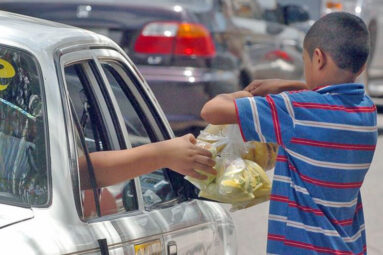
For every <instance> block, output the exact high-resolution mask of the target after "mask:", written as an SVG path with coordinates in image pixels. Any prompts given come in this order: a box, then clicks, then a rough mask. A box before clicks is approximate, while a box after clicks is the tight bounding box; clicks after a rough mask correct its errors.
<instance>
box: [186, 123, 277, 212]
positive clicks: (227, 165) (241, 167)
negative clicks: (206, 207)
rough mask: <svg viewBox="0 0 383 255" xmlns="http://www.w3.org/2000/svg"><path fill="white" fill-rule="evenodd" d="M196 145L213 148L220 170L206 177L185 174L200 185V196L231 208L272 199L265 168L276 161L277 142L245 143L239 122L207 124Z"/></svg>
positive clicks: (211, 149) (195, 183) (234, 208)
mask: <svg viewBox="0 0 383 255" xmlns="http://www.w3.org/2000/svg"><path fill="white" fill-rule="evenodd" d="M197 145H198V146H201V147H203V148H205V149H208V150H209V151H210V152H212V154H213V158H214V159H215V161H216V165H215V169H216V170H217V175H216V176H213V175H208V178H207V179H205V180H197V179H193V178H191V177H185V178H186V179H187V180H189V181H190V182H191V183H193V184H194V185H195V186H196V187H197V188H199V190H200V192H199V196H200V197H204V198H207V199H211V200H215V201H218V202H222V203H228V204H231V205H232V208H231V210H232V211H235V210H239V209H243V208H247V207H249V206H253V205H256V204H258V203H261V202H264V201H267V200H269V197H270V191H271V182H270V180H269V178H268V176H267V175H266V173H265V170H269V169H272V168H273V167H274V165H275V161H276V156H277V150H278V147H277V145H275V144H271V143H260V142H246V143H245V142H244V141H243V140H242V137H241V134H240V130H239V127H238V125H208V126H207V127H206V128H205V129H204V130H203V131H201V133H200V135H199V136H198V137H197ZM197 171H198V170H197ZM199 172H200V173H202V174H205V175H207V174H206V173H205V172H203V171H199Z"/></svg>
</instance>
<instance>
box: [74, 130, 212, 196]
mask: <svg viewBox="0 0 383 255" xmlns="http://www.w3.org/2000/svg"><path fill="white" fill-rule="evenodd" d="M195 142H196V140H195V138H194V136H193V135H191V134H189V135H185V136H182V137H178V138H174V139H170V140H166V141H161V142H157V143H151V144H145V145H142V146H138V147H135V148H131V149H127V150H120V151H99V152H94V153H91V154H90V158H91V161H92V165H93V168H94V171H95V176H96V181H97V186H98V187H105V186H110V185H114V184H117V183H120V182H122V181H125V180H128V179H132V178H135V177H137V176H140V175H144V174H147V173H150V172H152V171H154V170H157V169H160V168H164V167H167V168H170V169H172V170H174V171H176V172H178V173H180V174H183V175H188V176H191V177H194V178H197V179H205V178H206V176H204V175H201V174H199V173H198V172H196V171H195V170H194V169H198V170H202V171H206V172H207V173H210V174H216V171H215V170H214V169H213V166H214V165H215V162H214V160H213V159H212V158H211V156H212V155H211V153H210V152H209V151H208V150H205V149H202V148H200V147H198V146H196V145H194V144H195ZM79 165H80V178H81V188H82V189H89V188H91V185H90V182H89V176H88V172H87V164H86V159H85V157H81V158H80V159H79Z"/></svg>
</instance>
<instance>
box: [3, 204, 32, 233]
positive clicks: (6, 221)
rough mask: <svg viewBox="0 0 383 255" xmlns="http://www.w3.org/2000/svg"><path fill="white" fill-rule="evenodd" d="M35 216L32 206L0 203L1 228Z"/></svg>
mask: <svg viewBox="0 0 383 255" xmlns="http://www.w3.org/2000/svg"><path fill="white" fill-rule="evenodd" d="M33 217H34V215H33V210H32V209H31V208H23V207H17V206H12V205H6V204H0V228H5V227H7V226H9V225H13V224H16V223H18V222H22V221H26V220H29V219H32V218H33Z"/></svg>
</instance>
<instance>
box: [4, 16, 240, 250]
mask: <svg viewBox="0 0 383 255" xmlns="http://www.w3.org/2000/svg"><path fill="white" fill-rule="evenodd" d="M0 31H2V32H1V33H0V240H1V254H23V255H25V254H163V255H165V254H168V255H174V254H206V255H207V254H208V255H211V254H217V255H221V254H227V255H230V254H236V251H237V247H236V239H235V238H236V236H235V228H234V225H233V221H232V219H231V217H230V216H229V214H228V213H227V211H225V210H224V209H223V208H222V207H221V206H220V205H219V204H218V203H214V202H207V201H202V200H198V199H196V192H195V189H194V188H193V186H192V185H191V184H189V183H187V182H186V181H185V180H184V178H183V176H181V175H178V174H176V173H174V172H172V171H170V170H167V169H159V170H158V171H156V172H154V173H152V174H149V175H144V176H141V177H140V178H135V179H134V180H127V181H126V182H125V183H121V184H118V185H114V186H110V187H105V188H101V189H100V188H93V189H88V190H83V189H81V188H80V187H81V180H82V176H83V174H87V175H89V178H90V180H91V183H94V182H95V179H94V178H93V177H94V175H93V172H92V167H91V164H88V165H85V172H82V174H80V172H79V158H80V157H81V158H82V159H84V157H85V159H87V158H88V156H89V152H94V151H100V150H118V149H125V148H130V147H131V146H137V145H140V144H144V143H150V142H154V141H159V140H163V139H168V138H171V137H173V133H172V131H171V129H170V127H169V124H168V122H167V120H166V119H165V117H164V114H163V112H162V110H161V109H160V107H159V105H158V103H157V101H156V99H155V97H154V96H153V94H152V91H151V90H150V89H149V87H148V85H147V84H146V82H145V81H144V79H143V78H142V76H141V75H140V73H139V72H138V71H137V69H136V67H135V65H134V64H133V63H132V62H131V61H130V60H129V58H128V57H127V56H126V54H125V53H124V52H123V50H121V49H120V48H119V46H117V45H116V44H115V43H114V42H113V41H111V40H110V39H108V38H107V37H104V36H102V35H98V34H95V33H93V32H90V31H87V30H82V29H78V28H74V27H70V26H66V25H62V24H58V23H53V22H48V21H44V20H40V19H35V18H30V17H26V16H21V15H16V14H11V13H7V12H1V11H0ZM148 160H150V158H148ZM88 163H89V162H88ZM93 187H95V186H93Z"/></svg>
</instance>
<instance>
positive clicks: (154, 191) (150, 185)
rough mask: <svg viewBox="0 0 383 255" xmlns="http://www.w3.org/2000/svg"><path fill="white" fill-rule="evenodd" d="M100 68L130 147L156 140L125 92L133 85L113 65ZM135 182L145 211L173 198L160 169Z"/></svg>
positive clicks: (136, 105) (117, 65)
mask: <svg viewBox="0 0 383 255" xmlns="http://www.w3.org/2000/svg"><path fill="white" fill-rule="evenodd" d="M102 67H103V70H104V72H105V74H106V77H107V79H108V81H109V83H110V85H111V87H112V90H113V92H114V95H115V97H116V99H117V102H118V105H119V108H120V110H121V112H122V115H123V118H124V120H125V125H126V128H127V130H128V134H129V141H130V143H131V145H132V147H136V146H139V145H144V144H147V143H151V142H152V141H153V142H154V141H155V140H156V138H155V137H151V136H150V134H152V132H151V128H150V127H149V124H146V121H145V119H146V117H145V114H144V113H143V112H142V110H141V108H140V105H139V103H138V102H137V101H136V100H135V99H134V96H133V95H132V93H131V92H130V90H129V88H128V84H130V85H132V86H133V84H132V81H131V80H130V79H129V77H128V76H127V75H123V74H126V73H125V71H124V69H123V67H122V66H121V65H120V64H119V63H115V62H109V63H103V64H102ZM139 179H140V183H141V189H142V195H143V198H144V202H145V206H146V207H147V208H150V207H152V206H154V205H155V204H159V203H162V202H165V201H168V200H171V199H173V198H175V197H176V196H175V193H174V192H173V189H172V188H171V184H170V182H169V180H168V178H167V176H166V175H165V174H164V171H163V169H159V170H157V171H154V172H152V173H150V174H147V175H142V176H140V177H139Z"/></svg>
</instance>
